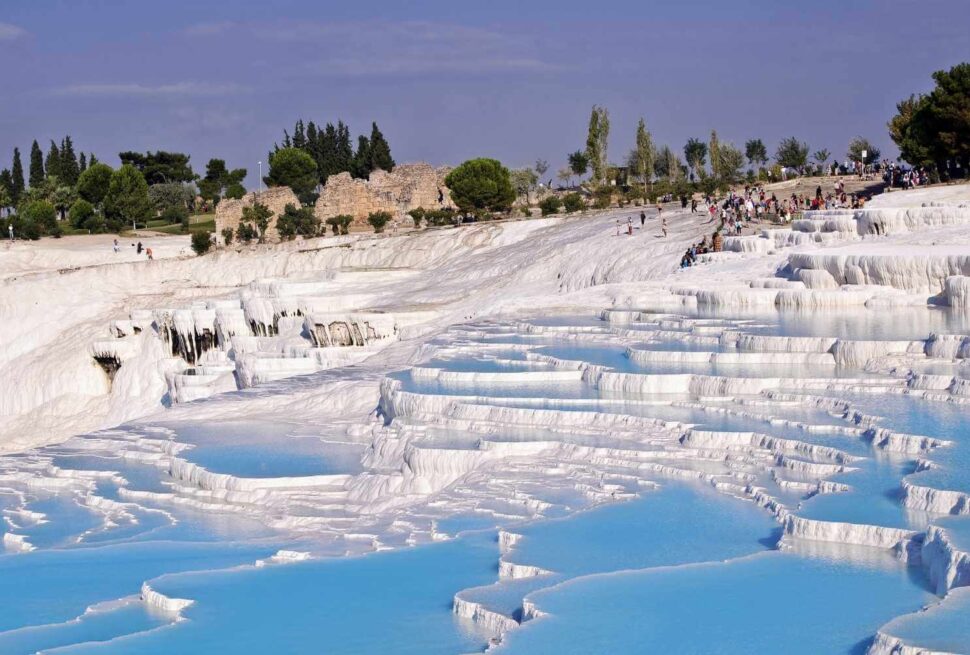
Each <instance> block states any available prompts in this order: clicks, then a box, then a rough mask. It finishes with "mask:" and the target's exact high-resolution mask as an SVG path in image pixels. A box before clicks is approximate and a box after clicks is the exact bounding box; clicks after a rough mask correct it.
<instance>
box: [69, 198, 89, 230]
mask: <svg viewBox="0 0 970 655" xmlns="http://www.w3.org/2000/svg"><path fill="white" fill-rule="evenodd" d="M67 216H68V218H69V219H70V220H71V225H73V226H74V227H83V226H84V223H85V222H86V221H87V220H88V219H89V218H91V217H92V216H94V205H92V204H91V203H89V202H88V201H87V200H85V199H84V198H79V199H78V200H75V201H74V204H73V205H71V209H70V210H69V211H68V213H67Z"/></svg>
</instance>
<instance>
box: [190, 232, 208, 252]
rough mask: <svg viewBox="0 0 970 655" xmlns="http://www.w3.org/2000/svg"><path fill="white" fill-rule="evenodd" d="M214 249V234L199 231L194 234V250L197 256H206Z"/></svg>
mask: <svg viewBox="0 0 970 655" xmlns="http://www.w3.org/2000/svg"><path fill="white" fill-rule="evenodd" d="M211 247H212V232H209V231H204V230H198V231H196V232H193V233H192V250H194V251H195V254H196V255H204V254H206V253H207V252H209V249H210V248H211Z"/></svg>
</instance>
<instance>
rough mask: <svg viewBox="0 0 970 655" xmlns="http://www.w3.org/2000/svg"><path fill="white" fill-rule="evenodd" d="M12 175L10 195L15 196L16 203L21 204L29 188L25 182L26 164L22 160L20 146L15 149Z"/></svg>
mask: <svg viewBox="0 0 970 655" xmlns="http://www.w3.org/2000/svg"><path fill="white" fill-rule="evenodd" d="M10 176H11V177H12V178H13V180H12V181H11V184H12V186H11V187H10V190H11V194H10V195H11V196H12V197H13V201H14V204H19V203H20V198H21V196H23V195H24V190H25V189H26V188H27V185H26V183H25V182H24V165H23V164H22V163H21V161H20V148H14V149H13V168H12V169H11V171H10Z"/></svg>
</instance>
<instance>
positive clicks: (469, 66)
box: [0, 0, 970, 184]
mask: <svg viewBox="0 0 970 655" xmlns="http://www.w3.org/2000/svg"><path fill="white" fill-rule="evenodd" d="M968 24H970V4H968V0H882V1H878V0H869V1H856V0H811V1H810V2H788V1H785V0H678V1H676V2H666V1H665V2H659V1H653V2H650V1H644V0H628V1H627V0H618V1H612V2H611V1H608V0H599V1H598V2H589V1H588V0H584V1H582V2H571V1H570V0H560V1H558V2H534V1H530V0H516V1H508V0H488V1H487V2H474V1H469V0H448V1H447V2H439V1H437V0H431V1H423V2H422V1H418V0H412V2H401V1H400V0H397V1H388V0H371V1H370V2H360V1H357V2H346V1H345V2H330V1H315V2H314V1H310V0H264V1H262V2H245V3H243V2H237V3H230V2H214V1H205V0H164V1H163V2H148V1H147V0H146V1H142V0H137V1H136V0H132V1H130V2H120V1H109V0H101V1H94V0H60V1H55V0H2V1H0V89H2V95H0V167H6V166H9V165H10V164H9V159H10V152H11V151H12V149H13V147H14V146H15V145H17V146H20V148H21V151H23V152H24V154H25V155H26V153H27V151H28V150H29V147H30V142H31V140H32V139H34V138H36V139H38V140H40V142H41V144H42V145H44V148H45V150H46V147H47V143H48V141H49V139H51V138H56V139H58V140H59V139H60V138H61V136H63V135H64V134H65V133H69V134H71V135H72V137H73V139H74V142H75V147H76V148H78V149H82V150H84V151H90V150H93V151H94V152H95V153H96V154H97V155H98V157H99V158H101V159H103V160H104V161H106V162H108V163H110V164H112V165H116V164H117V163H118V161H117V153H118V152H120V151H122V150H146V149H152V150H155V149H165V150H178V151H185V152H189V153H190V154H191V155H192V162H193V165H194V168H195V170H196V172H202V171H203V170H204V165H205V162H206V161H207V160H208V159H209V158H210V157H222V158H224V159H226V160H227V162H228V164H229V165H230V167H247V168H249V170H250V172H251V173H255V169H256V162H257V161H258V160H264V162H265V157H266V152H267V150H268V149H269V148H270V147H272V145H273V143H274V141H277V140H279V139H280V138H281V137H282V131H283V129H284V128H288V127H289V126H291V125H292V124H293V122H294V121H295V119H297V118H299V117H303V118H304V119H306V120H310V119H312V120H314V121H316V122H317V123H326V122H327V121H334V122H336V120H337V119H338V118H342V119H343V120H344V121H345V122H347V123H348V124H349V125H350V127H351V130H352V131H353V132H354V134H356V133H358V132H361V131H367V130H369V127H370V122H371V121H372V120H376V121H377V122H378V124H379V125H380V126H381V128H382V130H383V131H384V133H385V135H386V136H387V138H388V140H389V141H390V143H391V148H392V151H393V155H394V156H395V158H396V159H397V160H398V161H399V162H403V161H416V160H427V161H430V162H433V163H436V164H455V163H458V162H460V161H462V160H463V159H465V158H468V157H472V156H480V155H485V156H493V157H497V158H499V159H501V160H502V161H503V162H505V163H506V164H508V165H510V166H519V165H525V164H531V163H532V162H533V161H534V160H535V159H536V158H537V157H542V158H545V159H547V160H549V161H550V163H551V165H552V171H555V170H556V168H558V167H560V166H562V165H563V164H564V163H565V154H566V153H567V152H568V151H570V150H575V149H577V148H580V147H582V145H583V143H584V141H585V129H586V122H587V119H588V116H589V110H590V107H591V105H593V104H594V103H596V104H600V105H603V106H606V107H607V108H608V109H609V111H610V115H611V119H612V125H613V130H612V133H611V145H610V159H611V160H612V161H618V162H619V161H623V160H624V159H625V156H626V153H627V151H628V150H629V148H630V146H631V145H632V141H633V132H634V129H635V126H636V121H637V119H638V118H639V117H640V116H643V117H644V118H645V119H646V121H647V125H648V128H649V129H650V130H651V131H652V132H653V135H654V138H655V140H656V141H657V142H658V143H659V144H663V143H668V144H670V145H671V146H672V147H674V148H675V150H677V151H678V152H679V151H680V150H681V148H682V147H683V144H684V142H685V141H686V139H687V138H688V137H690V136H698V137H701V138H703V139H704V140H706V139H707V136H708V134H709V133H710V130H711V128H716V129H717V130H718V133H719V135H720V137H721V139H722V140H723V141H732V142H734V143H735V144H737V145H739V146H743V142H744V141H745V140H746V139H748V138H752V137H760V138H762V139H763V140H764V141H765V142H766V143H767V145H768V148H769V151H771V152H774V148H775V145H776V144H777V142H778V140H779V139H781V138H783V137H785V136H789V135H795V136H797V137H799V138H800V139H803V140H806V141H808V142H809V145H810V146H811V147H812V150H813V151H814V150H815V149H818V148H822V147H824V148H828V149H829V150H831V151H832V152H833V153H835V154H837V155H838V156H840V157H841V156H844V153H845V146H846V144H847V143H848V141H849V139H850V138H851V137H852V136H854V135H856V134H861V135H864V136H867V137H868V138H870V139H871V140H873V141H874V142H875V143H876V144H877V145H878V146H882V147H883V149H884V152H886V153H892V154H895V152H894V151H893V150H892V149H891V143H890V142H889V139H888V137H887V136H886V130H885V123H886V121H887V120H888V119H889V118H890V116H891V115H892V113H893V111H894V108H895V103H896V101H897V100H899V99H901V98H903V97H905V96H907V95H909V94H910V93H912V92H914V91H925V90H927V89H928V88H930V87H931V86H932V83H931V80H930V73H932V72H933V71H934V70H937V69H940V68H949V67H950V66H952V65H954V64H956V63H959V62H960V61H967V60H970V35H968V32H967V25H968ZM25 163H26V162H25ZM264 166H265V163H264ZM249 182H250V183H251V184H252V183H254V182H255V176H253V175H251V176H250V178H249Z"/></svg>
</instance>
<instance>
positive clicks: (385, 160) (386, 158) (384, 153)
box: [370, 123, 394, 173]
mask: <svg viewBox="0 0 970 655" xmlns="http://www.w3.org/2000/svg"><path fill="white" fill-rule="evenodd" d="M370 164H371V170H372V171H374V170H377V169H380V170H382V171H387V172H388V173H390V172H391V171H393V170H394V158H393V157H391V146H390V145H389V144H388V143H387V139H385V138H384V135H383V134H382V133H381V131H380V129H379V128H378V127H377V123H371V129H370Z"/></svg>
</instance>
